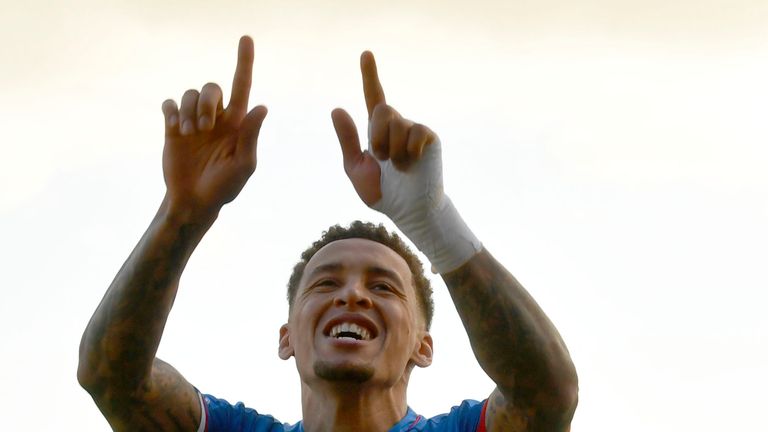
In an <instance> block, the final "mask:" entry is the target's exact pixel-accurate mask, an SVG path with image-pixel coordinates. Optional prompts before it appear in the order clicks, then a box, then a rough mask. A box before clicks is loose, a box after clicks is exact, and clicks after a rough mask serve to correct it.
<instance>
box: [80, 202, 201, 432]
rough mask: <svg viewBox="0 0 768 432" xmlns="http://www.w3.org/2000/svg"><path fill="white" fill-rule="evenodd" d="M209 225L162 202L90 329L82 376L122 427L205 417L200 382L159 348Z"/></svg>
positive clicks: (168, 426)
mask: <svg viewBox="0 0 768 432" xmlns="http://www.w3.org/2000/svg"><path fill="white" fill-rule="evenodd" d="M209 226H210V225H207V226H206V225H199V224H197V225H196V224H172V223H170V222H169V221H168V220H166V219H163V217H162V208H161V211H160V212H158V216H156V217H155V220H154V221H153V222H152V224H151V225H150V227H149V229H148V230H147V232H146V233H145V235H144V236H143V237H142V239H141V240H140V241H139V244H138V245H137V246H136V248H135V249H134V251H133V252H132V253H131V255H130V256H129V257H128V259H127V260H126V262H125V264H124V265H123V267H122V268H121V269H120V271H119V272H118V274H117V276H116V277H115V280H114V281H113V282H112V284H111V286H110V287H109V289H108V290H107V293H106V295H105V296H104V298H103V299H102V301H101V303H100V304H99V306H98V308H97V309H96V312H94V314H93V317H92V318H91V321H90V322H89V324H88V327H87V328H86V330H85V333H84V334H83V339H82V341H81V345H80V367H79V370H78V378H79V379H80V382H81V383H82V385H83V386H84V387H86V389H87V390H88V391H89V393H91V395H92V396H93V398H94V400H95V401H96V402H97V405H99V407H100V409H101V410H102V412H103V413H104V415H105V416H106V417H107V419H108V420H109V421H110V423H111V424H112V426H113V428H115V429H116V430H123V429H124V428H125V429H131V430H184V429H189V425H192V424H194V418H195V416H198V417H197V418H198V419H199V411H200V408H199V404H198V403H197V402H196V401H197V395H196V392H195V390H194V388H193V387H192V386H191V385H190V384H189V383H188V382H187V381H186V380H185V379H184V378H183V377H182V376H181V374H179V373H178V372H177V371H176V370H175V369H173V368H172V367H171V366H170V365H168V364H166V363H164V362H162V361H160V360H158V359H155V354H156V352H157V348H158V345H159V344H160V338H161V336H162V332H163V329H164V328H165V324H166V320H167V318H168V314H169V312H170V310H171V307H172V305H173V302H174V299H175V297H176V292H177V288H178V283H179V278H180V277H181V273H182V271H183V269H184V266H185V265H186V263H187V260H188V259H189V257H190V255H191V254H192V251H193V250H194V248H195V246H196V245H197V243H198V242H199V241H200V239H201V238H202V235H203V234H204V233H205V231H206V230H207V228H208V227H209ZM150 400H151V401H150ZM148 401H150V402H151V403H148ZM179 402H180V403H179ZM179 425H181V426H182V427H178V426H179ZM195 427H196V425H195Z"/></svg>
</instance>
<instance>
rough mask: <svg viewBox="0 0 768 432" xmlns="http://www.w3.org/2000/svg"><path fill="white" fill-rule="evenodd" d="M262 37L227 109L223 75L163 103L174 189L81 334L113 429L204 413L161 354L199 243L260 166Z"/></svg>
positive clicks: (158, 426) (179, 421)
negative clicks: (257, 55)
mask: <svg viewBox="0 0 768 432" xmlns="http://www.w3.org/2000/svg"><path fill="white" fill-rule="evenodd" d="M252 68H253V41H252V40H251V39H250V38H248V37H243V38H242V39H241V40H240V47H239V51H238V60H237V68H236V71H235V77H234V82H233V86H232V96H231V98H230V102H229V105H228V106H227V108H226V109H224V107H223V101H222V91H221V89H220V88H219V86H218V85H216V84H212V83H208V84H206V85H205V86H204V87H203V88H202V90H201V91H200V92H198V91H197V90H188V91H187V92H186V93H184V96H183V98H182V100H181V107H180V108H179V107H177V105H176V103H175V102H174V101H173V100H167V101H165V102H164V103H163V114H164V116H165V147H164V149H163V175H164V178H165V184H166V194H165V197H164V199H163V201H162V203H161V205H160V208H159V210H158V212H157V214H156V215H155V217H154V219H153V220H152V222H151V224H150V225H149V228H148V229H147V231H146V233H145V234H144V236H143V237H142V238H141V240H140V241H139V243H138V245H137V246H136V248H135V249H134V250H133V252H132V253H131V255H130V256H129V257H128V259H127V260H126V262H125V264H123V267H122V268H121V269H120V271H119V272H118V273H117V276H116V277H115V279H114V281H113V282H112V284H111V285H110V287H109V289H108V290H107V293H106V294H105V296H104V298H103V299H102V301H101V303H100V304H99V306H98V308H97V309H96V311H95V312H94V314H93V316H92V317H91V320H90V322H89V323H88V326H87V328H86V329H85V332H84V333H83V337H82V340H81V342H80V363H79V365H78V371H77V377H78V381H79V382H80V384H81V385H82V386H83V387H84V388H85V389H86V390H87V391H88V392H89V393H90V394H91V396H92V397H93V399H94V401H95V402H96V404H97V405H98V407H99V409H100V410H101V412H102V413H103V414H104V416H105V417H106V418H107V420H108V421H109V423H110V425H111V426H112V428H113V429H114V430H119V431H123V430H124V431H139V430H141V431H144V430H147V431H149V430H152V431H159V430H162V431H190V430H196V429H197V427H198V425H199V423H200V415H201V407H200V402H199V400H198V396H197V394H196V391H195V389H194V388H193V387H192V385H190V384H189V383H188V382H187V381H186V380H185V379H184V378H183V377H182V376H181V374H179V373H178V372H177V371H176V370H175V369H173V368H172V367H171V366H170V365H168V364H167V363H165V362H163V361H161V360H159V359H157V358H155V354H156V352H157V348H158V345H159V343H160V338H161V336H162V333H163V329H164V327H165V323H166V320H167V317H168V313H169V312H170V310H171V306H172V305H173V301H174V298H175V297H176V291H177V288H178V284H179V278H180V277H181V273H182V271H183V270H184V267H185V265H186V263H187V261H188V260H189V257H190V255H191V254H192V251H194V249H195V247H196V246H197V245H198V243H199V242H200V240H201V239H202V238H203V235H204V234H205V233H206V232H207V231H208V229H209V228H210V227H211V225H212V224H213V223H214V221H215V220H216V218H217V217H218V214H219V211H220V210H221V207H222V206H223V205H224V204H226V203H228V202H230V201H232V200H233V199H235V197H236V196H237V195H238V194H239V193H240V191H241V190H242V188H243V186H244V185H245V183H246V182H247V180H248V178H249V177H250V176H251V174H252V173H253V171H254V169H255V168H256V141H257V138H258V134H259V130H260V128H261V124H262V122H263V120H264V117H265V116H266V114H267V110H266V108H265V107H263V106H258V107H256V108H254V109H253V110H251V111H250V112H247V107H248V96H249V93H250V88H251V76H252Z"/></svg>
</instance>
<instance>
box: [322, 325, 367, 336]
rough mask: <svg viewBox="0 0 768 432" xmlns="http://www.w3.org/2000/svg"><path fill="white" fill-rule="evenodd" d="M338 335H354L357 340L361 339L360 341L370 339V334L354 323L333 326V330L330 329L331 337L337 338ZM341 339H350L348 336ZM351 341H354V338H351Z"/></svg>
mask: <svg viewBox="0 0 768 432" xmlns="http://www.w3.org/2000/svg"><path fill="white" fill-rule="evenodd" d="M340 333H354V334H356V335H357V336H358V337H359V339H362V340H370V339H371V333H370V332H369V331H368V330H366V329H364V328H362V327H360V326H359V325H357V324H354V323H341V324H337V325H335V326H333V328H332V329H331V337H334V338H338V337H339V334H340ZM343 337H350V336H347V335H344V336H343ZM350 338H351V337H350ZM352 339H355V338H352Z"/></svg>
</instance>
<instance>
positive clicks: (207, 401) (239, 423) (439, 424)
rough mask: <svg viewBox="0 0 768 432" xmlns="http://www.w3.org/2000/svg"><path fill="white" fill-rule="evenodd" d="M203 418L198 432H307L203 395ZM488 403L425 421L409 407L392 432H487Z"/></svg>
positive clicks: (463, 406)
mask: <svg viewBox="0 0 768 432" xmlns="http://www.w3.org/2000/svg"><path fill="white" fill-rule="evenodd" d="M201 403H202V405H203V406H202V407H203V416H202V420H201V423H200V429H199V430H198V432H304V427H303V426H302V424H301V422H298V423H296V424H292V425H291V424H288V423H281V422H280V421H278V420H277V419H275V418H274V417H272V416H270V415H264V414H259V413H258V412H256V410H254V409H252V408H247V407H246V406H245V405H243V403H242V402H238V403H237V404H235V405H232V404H230V403H229V402H227V401H226V400H224V399H217V398H215V397H213V396H211V395H203V396H202V399H201ZM485 406H486V403H484V402H478V401H474V400H465V401H463V402H462V403H461V405H459V406H455V407H453V408H451V411H450V412H449V413H447V414H440V415H437V416H435V417H432V418H425V417H422V416H420V415H418V414H416V413H415V412H413V410H412V409H411V408H410V407H409V408H408V412H407V413H406V414H405V417H403V418H402V419H401V420H400V421H399V422H397V424H395V425H394V426H392V428H391V429H389V432H485Z"/></svg>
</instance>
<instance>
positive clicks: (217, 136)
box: [163, 36, 267, 214]
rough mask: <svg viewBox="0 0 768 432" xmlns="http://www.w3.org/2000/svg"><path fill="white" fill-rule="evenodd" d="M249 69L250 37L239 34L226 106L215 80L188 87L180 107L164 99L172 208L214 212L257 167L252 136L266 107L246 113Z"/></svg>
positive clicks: (256, 133) (166, 170) (166, 166)
mask: <svg viewBox="0 0 768 432" xmlns="http://www.w3.org/2000/svg"><path fill="white" fill-rule="evenodd" d="M252 71H253V40H252V39H251V38H249V37H247V36H243V37H242V38H241V39H240V46H239V49H238V57H237V68H236V70H235V77H234V80H233V83H232V96H231V98H230V101H229V105H228V106H227V108H226V109H224V108H223V102H222V91H221V88H220V87H219V86H218V85H216V84H214V83H208V84H206V85H205V86H203V88H202V90H201V91H200V92H198V91H197V90H187V92H186V93H184V96H183V97H182V99H181V108H178V107H177V105H176V102H174V101H173V100H171V99H169V100H166V101H165V102H163V114H164V115H165V147H164V149H163V174H164V177H165V184H166V187H167V194H166V200H168V201H169V202H170V204H171V206H172V207H173V208H179V207H181V208H182V209H184V210H187V211H193V212H195V213H198V212H201V213H203V214H206V213H218V211H219V210H220V209H221V207H222V206H223V205H224V204H226V203H228V202H230V201H232V200H233V199H235V197H237V195H238V194H239V193H240V191H241V190H242V188H243V186H245V183H246V182H247V181H248V178H249V177H250V176H251V174H253V172H254V170H255V169H256V141H257V139H258V136H259V130H260V129H261V124H262V122H263V121H264V118H265V117H266V115H267V109H266V107H264V106H257V107H255V108H254V109H252V110H251V111H250V112H248V113H247V114H246V112H247V109H248V95H249V93H250V90H251V75H252Z"/></svg>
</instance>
